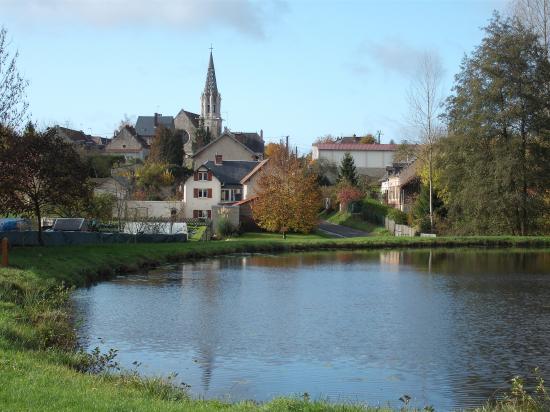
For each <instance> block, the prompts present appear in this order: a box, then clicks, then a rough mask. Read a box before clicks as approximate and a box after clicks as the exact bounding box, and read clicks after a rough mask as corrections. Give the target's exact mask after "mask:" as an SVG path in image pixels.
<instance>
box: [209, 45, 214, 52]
mask: <svg viewBox="0 0 550 412" xmlns="http://www.w3.org/2000/svg"><path fill="white" fill-rule="evenodd" d="M212 50H214V48H213V47H212V43H210V53H212Z"/></svg>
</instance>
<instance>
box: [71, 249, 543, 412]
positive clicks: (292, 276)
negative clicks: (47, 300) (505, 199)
mask: <svg viewBox="0 0 550 412" xmlns="http://www.w3.org/2000/svg"><path fill="white" fill-rule="evenodd" d="M74 302H75V308H76V312H77V319H79V322H78V333H79V337H80V340H81V344H82V345H83V346H84V347H85V348H86V349H88V350H91V349H93V348H95V347H97V346H98V347H100V348H101V349H102V350H104V351H106V350H108V349H110V348H114V349H117V350H118V351H119V355H118V358H117V359H118V361H119V363H121V365H122V366H124V367H125V368H128V369H133V368H135V367H136V366H134V365H133V362H134V361H137V362H139V363H138V365H139V366H137V370H138V371H139V372H140V373H142V374H144V375H164V376H166V375H168V374H170V373H177V374H178V376H177V379H176V381H177V382H185V383H186V384H188V385H190V386H191V387H190V392H191V394H193V395H194V396H197V397H204V398H218V399H223V400H228V401H236V400H242V399H254V400H258V401H265V400H269V399H271V398H273V397H277V396H282V395H296V396H300V395H303V394H304V393H306V392H307V393H308V394H309V396H310V397H311V398H312V399H319V398H321V399H328V400H330V401H333V402H349V401H351V402H367V403H369V404H370V405H378V404H380V405H386V404H387V403H388V402H389V403H390V405H391V406H394V407H399V406H401V403H400V401H399V397H401V396H402V395H404V394H407V395H409V396H411V397H412V401H411V402H412V404H414V405H416V406H420V407H423V406H426V405H433V406H434V407H435V408H436V409H437V410H449V409H454V408H464V407H470V406H478V405H480V404H482V403H483V402H484V401H485V400H487V398H488V397H490V396H491V395H492V394H493V393H494V391H495V390H496V389H499V388H507V387H508V385H509V379H510V378H511V377H513V376H514V375H515V374H521V375H527V374H529V372H530V371H531V370H532V368H533V367H535V366H540V367H541V368H543V374H544V376H545V377H546V379H547V380H550V252H549V251H544V250H538V251H536V250H535V251H525V250H466V249H461V250H433V251H432V250H403V251H395V250H393V251H388V250H383V251H370V252H358V251H353V252H352V251H338V252H320V253H303V254H286V255H279V256H270V255H248V256H245V255H239V256H227V257H219V258H215V259H210V260H205V261H196V262H193V263H184V264H179V265H173V266H165V267H161V268H158V269H155V270H152V271H148V272H144V273H139V274H133V275H129V276H121V277H117V278H115V279H113V280H111V281H108V282H103V283H100V284H98V285H95V286H92V287H90V288H86V289H80V290H79V291H77V292H76V293H75V296H74ZM545 367H546V368H547V369H546V370H544V368H545Z"/></svg>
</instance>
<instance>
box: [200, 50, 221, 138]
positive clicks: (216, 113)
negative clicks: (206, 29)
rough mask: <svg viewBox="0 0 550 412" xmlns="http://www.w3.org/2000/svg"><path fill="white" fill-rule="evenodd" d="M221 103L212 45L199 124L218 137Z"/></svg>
mask: <svg viewBox="0 0 550 412" xmlns="http://www.w3.org/2000/svg"><path fill="white" fill-rule="evenodd" d="M221 104H222V97H221V95H220V93H219V92H218V85H217V83H216V70H215V69H214V58H213V57H212V46H210V61H209V62H208V72H207V73H206V84H205V85H204V92H202V96H201V117H200V124H201V127H204V128H205V129H206V130H207V131H209V132H210V134H211V135H212V136H213V137H214V138H217V137H219V136H220V135H221V133H222V118H221Z"/></svg>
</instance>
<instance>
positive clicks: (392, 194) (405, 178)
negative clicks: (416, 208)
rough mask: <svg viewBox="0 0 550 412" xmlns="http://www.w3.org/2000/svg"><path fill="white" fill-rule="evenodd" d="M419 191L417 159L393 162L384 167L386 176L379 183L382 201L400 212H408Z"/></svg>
mask: <svg viewBox="0 0 550 412" xmlns="http://www.w3.org/2000/svg"><path fill="white" fill-rule="evenodd" d="M419 192H420V177H419V175H418V162H417V161H413V162H412V163H394V164H393V165H392V166H389V167H387V168H386V176H385V177H384V179H383V180H382V184H381V194H382V197H383V199H384V203H386V204H387V205H389V206H391V207H394V208H396V209H399V210H401V211H402V212H409V211H410V210H411V208H412V205H413V204H414V202H415V200H416V197H417V196H418V193H419Z"/></svg>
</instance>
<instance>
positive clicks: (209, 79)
mask: <svg viewBox="0 0 550 412" xmlns="http://www.w3.org/2000/svg"><path fill="white" fill-rule="evenodd" d="M204 93H205V94H209V93H212V94H214V95H217V94H218V85H217V83H216V70H215V69H214V58H213V57H212V50H210V60H209V62H208V72H207V73H206V84H205V85H204Z"/></svg>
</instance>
